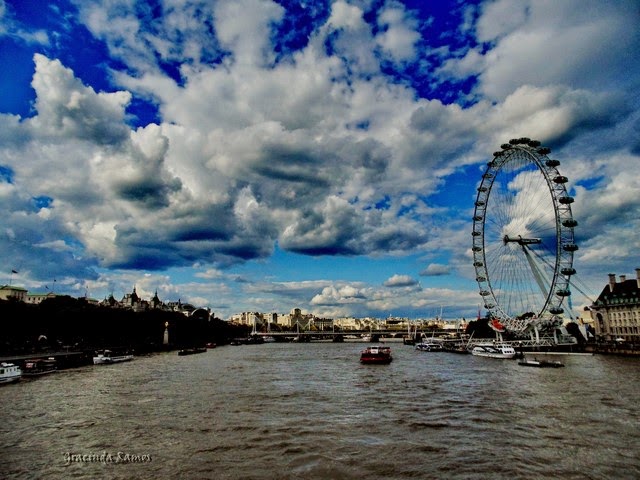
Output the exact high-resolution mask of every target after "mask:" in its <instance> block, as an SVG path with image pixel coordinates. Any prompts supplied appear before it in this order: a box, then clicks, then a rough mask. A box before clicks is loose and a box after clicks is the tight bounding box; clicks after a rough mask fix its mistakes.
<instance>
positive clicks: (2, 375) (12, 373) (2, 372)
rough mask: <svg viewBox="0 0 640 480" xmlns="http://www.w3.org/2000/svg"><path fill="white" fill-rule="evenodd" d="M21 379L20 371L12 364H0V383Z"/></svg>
mask: <svg viewBox="0 0 640 480" xmlns="http://www.w3.org/2000/svg"><path fill="white" fill-rule="evenodd" d="M21 378H22V370H21V369H20V367H18V366H17V365H14V364H13V363H7V362H2V363H0V383H11V382H17V381H18V380H20V379H21Z"/></svg>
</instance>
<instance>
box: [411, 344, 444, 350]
mask: <svg viewBox="0 0 640 480" xmlns="http://www.w3.org/2000/svg"><path fill="white" fill-rule="evenodd" d="M416 350H420V351H421V352H441V351H442V350H443V348H442V344H441V343H437V342H420V343H416Z"/></svg>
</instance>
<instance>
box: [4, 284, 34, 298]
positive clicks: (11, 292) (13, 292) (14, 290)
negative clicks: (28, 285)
mask: <svg viewBox="0 0 640 480" xmlns="http://www.w3.org/2000/svg"><path fill="white" fill-rule="evenodd" d="M26 298H27V290H25V289H24V288H21V287H13V286H11V285H3V286H1V287H0V300H17V301H19V302H24V301H25V300H26Z"/></svg>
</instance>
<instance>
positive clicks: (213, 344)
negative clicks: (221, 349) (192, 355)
mask: <svg viewBox="0 0 640 480" xmlns="http://www.w3.org/2000/svg"><path fill="white" fill-rule="evenodd" d="M217 346H218V345H217V344H216V343H213V342H209V343H207V344H206V345H205V347H207V348H208V349H211V348H216V347H217Z"/></svg>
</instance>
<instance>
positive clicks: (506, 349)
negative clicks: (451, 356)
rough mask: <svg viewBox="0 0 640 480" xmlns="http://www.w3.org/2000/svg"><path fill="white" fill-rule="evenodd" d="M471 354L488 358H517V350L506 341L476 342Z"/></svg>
mask: <svg viewBox="0 0 640 480" xmlns="http://www.w3.org/2000/svg"><path fill="white" fill-rule="evenodd" d="M471 355H475V356H477V357H488V358H515V357H516V350H515V348H513V347H512V346H511V345H507V344H505V343H491V344H482V343H479V344H476V345H474V346H473V348H472V349H471Z"/></svg>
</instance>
